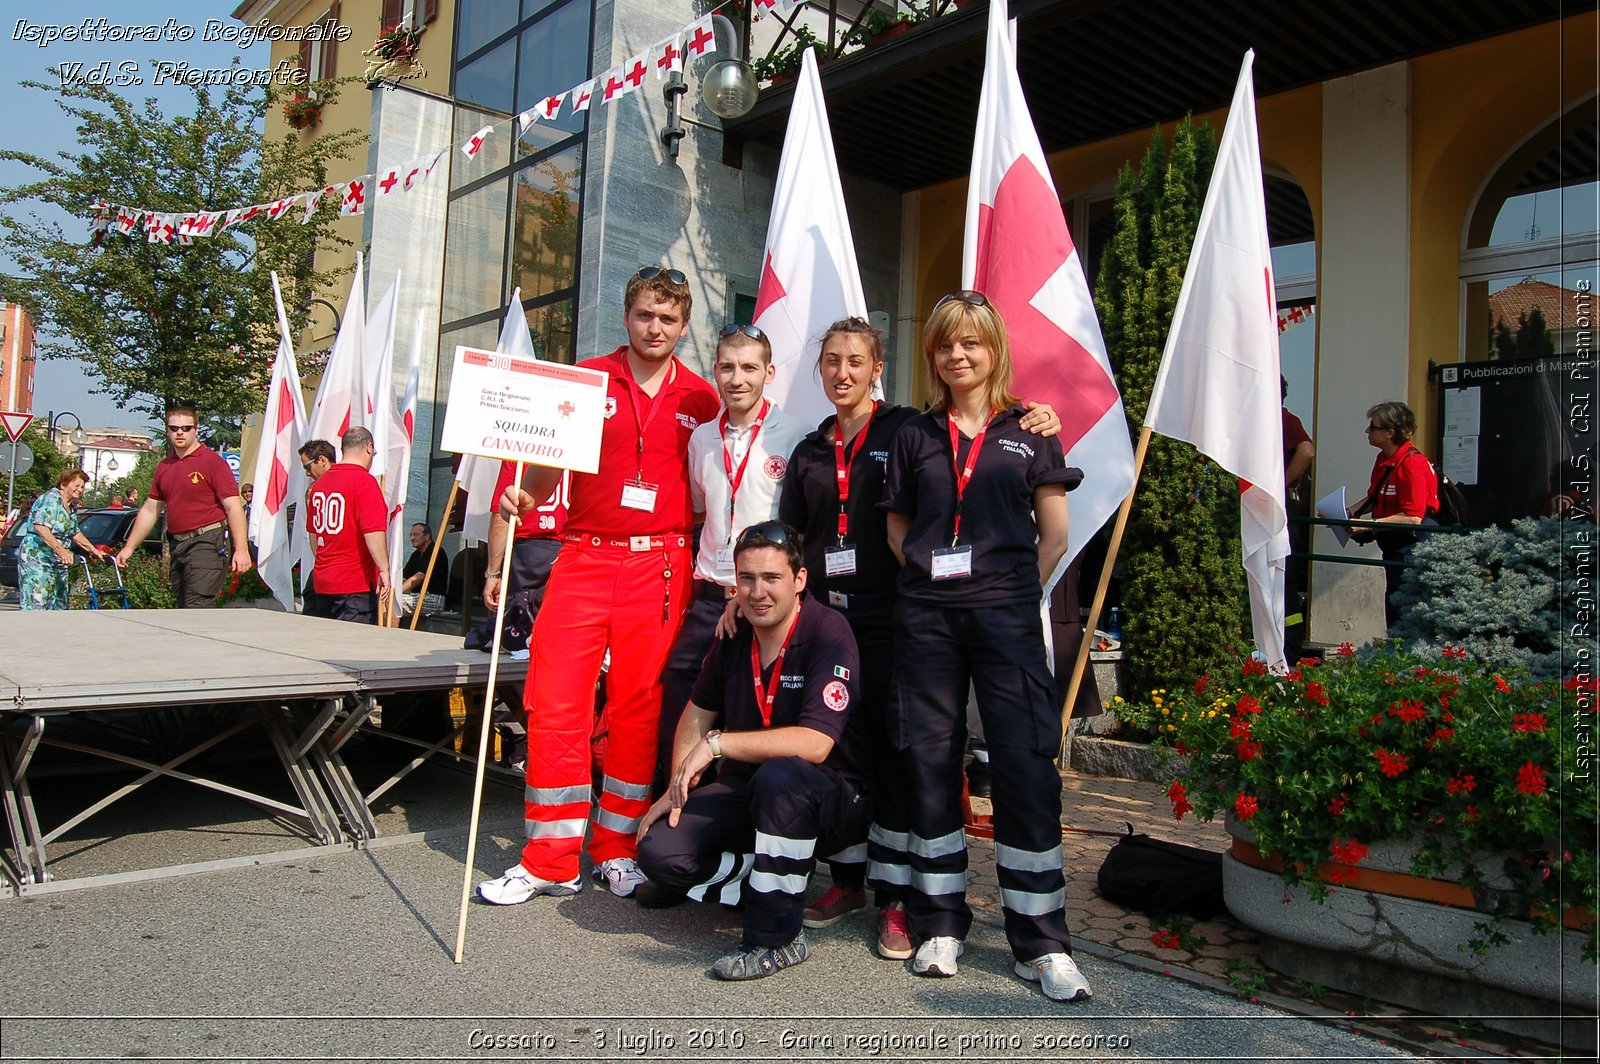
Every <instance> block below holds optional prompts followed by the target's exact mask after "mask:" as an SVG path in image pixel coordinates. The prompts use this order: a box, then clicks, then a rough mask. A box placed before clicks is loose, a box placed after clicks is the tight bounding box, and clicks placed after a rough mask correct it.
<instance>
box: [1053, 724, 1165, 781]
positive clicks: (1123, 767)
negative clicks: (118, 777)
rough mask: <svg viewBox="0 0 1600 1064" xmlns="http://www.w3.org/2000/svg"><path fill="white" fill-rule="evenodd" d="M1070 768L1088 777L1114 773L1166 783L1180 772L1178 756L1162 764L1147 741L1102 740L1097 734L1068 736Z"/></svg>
mask: <svg viewBox="0 0 1600 1064" xmlns="http://www.w3.org/2000/svg"><path fill="white" fill-rule="evenodd" d="M1071 763H1072V768H1073V769H1074V770H1076V771H1078V772H1081V773H1083V774H1085V775H1088V776H1114V777H1116V778H1118V779H1125V780H1144V781H1145V782H1147V783H1167V782H1168V781H1170V780H1172V779H1173V778H1174V777H1176V776H1178V775H1179V774H1181V773H1182V772H1183V770H1184V765H1183V762H1182V760H1181V759H1178V758H1172V759H1169V760H1168V761H1167V762H1165V763H1162V762H1160V761H1159V760H1157V758H1156V755H1155V751H1154V750H1152V749H1151V747H1150V744H1148V743H1130V742H1126V741H1124V740H1122V739H1105V738H1102V737H1100V736H1098V735H1074V736H1073V737H1072V762H1071Z"/></svg>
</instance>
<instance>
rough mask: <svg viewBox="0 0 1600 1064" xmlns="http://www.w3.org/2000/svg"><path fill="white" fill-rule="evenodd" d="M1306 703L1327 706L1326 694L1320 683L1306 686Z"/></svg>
mask: <svg viewBox="0 0 1600 1064" xmlns="http://www.w3.org/2000/svg"><path fill="white" fill-rule="evenodd" d="M1306 701H1308V702H1315V703H1316V704H1317V705H1319V706H1325V705H1327V704H1328V692H1327V691H1326V690H1324V689H1323V686H1322V685H1321V684H1320V683H1308V684H1306Z"/></svg>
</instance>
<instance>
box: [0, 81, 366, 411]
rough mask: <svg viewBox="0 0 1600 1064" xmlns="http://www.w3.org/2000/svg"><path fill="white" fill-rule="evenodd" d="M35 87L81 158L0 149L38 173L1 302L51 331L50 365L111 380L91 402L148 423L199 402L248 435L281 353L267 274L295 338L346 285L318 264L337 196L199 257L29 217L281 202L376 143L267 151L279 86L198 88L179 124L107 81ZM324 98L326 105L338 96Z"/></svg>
mask: <svg viewBox="0 0 1600 1064" xmlns="http://www.w3.org/2000/svg"><path fill="white" fill-rule="evenodd" d="M23 84H24V85H27V86H28V87H30V88H35V89H38V90H40V91H41V92H45V93H48V94H50V95H51V96H53V97H55V100H54V103H55V105H56V106H57V107H58V108H59V109H60V110H61V111H62V112H63V113H64V114H65V115H66V116H68V118H69V119H70V120H71V121H73V122H74V123H76V127H77V136H78V150H77V151H75V152H62V153H60V155H59V156H58V157H56V158H54V159H50V158H44V157H41V156H38V155H33V154H30V153H28V152H22V151H15V150H0V159H6V160H10V161H14V162H20V163H23V164H24V165H26V166H28V167H30V168H31V169H32V170H33V171H34V173H35V175H36V178H35V180H33V181H30V182H28V183H25V184H21V185H17V186H15V187H9V188H0V204H4V205H5V206H6V207H7V208H9V209H8V211H7V215H8V216H7V217H3V218H0V242H3V244H4V246H5V248H6V250H7V252H8V253H9V254H10V255H11V256H12V257H13V258H14V259H15V260H16V261H17V262H18V263H19V265H20V267H21V272H22V274H23V276H21V277H18V278H10V279H5V280H0V295H3V296H4V297H5V298H7V299H10V300H12V301H15V302H20V303H23V304H24V305H27V306H29V307H30V308H32V309H33V311H34V313H35V315H36V317H38V318H39V319H40V320H41V321H42V323H44V326H45V327H44V328H43V329H41V332H40V348H39V353H40V355H41V357H45V358H65V357H75V358H78V359H80V360H82V361H83V362H84V363H86V364H87V365H88V367H89V369H90V371H91V372H92V373H93V374H94V375H95V376H97V377H98V378H99V380H98V387H96V388H95V391H97V392H101V393H105V394H109V395H110V396H111V397H112V398H113V399H114V400H115V401H117V402H118V403H120V404H122V405H123V406H124V407H125V408H126V409H128V410H130V411H138V412H142V413H146V414H149V415H150V416H151V417H152V418H159V417H160V416H161V415H162V413H163V412H164V409H165V407H166V405H167V403H168V402H170V401H172V400H178V399H181V400H187V401H190V402H193V403H195V404H197V406H198V407H199V410H200V414H201V417H202V419H204V423H205V424H206V425H207V427H208V428H209V429H210V430H211V432H212V433H213V434H216V435H219V436H221V437H222V438H224V439H227V438H232V439H237V437H238V425H239V423H240V422H241V421H242V419H243V417H244V416H245V415H246V414H248V413H250V412H252V411H253V410H254V409H255V408H256V407H257V406H258V405H259V403H260V397H261V393H262V390H263V389H264V387H265V384H266V380H267V378H268V376H269V374H270V372H271V366H272V358H273V354H274V352H275V350H276V347H277V325H276V314H275V310H274V305H273V297H272V281H271V276H270V272H269V271H272V270H276V271H277V272H278V275H279V277H280V278H281V279H282V281H283V282H284V285H285V291H284V300H285V303H286V304H288V305H289V308H290V325H291V328H294V329H296V330H298V329H299V328H301V327H302V326H303V325H304V323H305V311H306V307H308V306H309V304H308V303H307V302H306V301H308V300H309V299H310V297H311V295H312V294H313V293H314V291H315V290H317V289H318V288H322V287H325V286H327V285H329V284H331V283H332V282H333V281H335V280H336V279H337V271H334V270H317V269H316V268H315V251H316V249H317V247H318V246H319V245H326V244H327V243H329V242H333V243H338V242H341V241H339V239H338V238H337V237H335V236H333V235H332V234H331V233H330V232H328V231H327V229H326V225H325V223H326V222H327V221H328V220H329V219H331V218H333V217H335V216H336V215H337V204H336V203H333V202H330V201H331V200H332V197H328V198H327V200H325V201H324V202H323V203H322V204H321V205H320V206H319V208H318V211H319V214H318V216H317V217H316V219H315V220H314V224H311V225H300V224H297V223H298V222H299V220H300V207H299V205H298V204H297V205H296V206H295V207H294V208H293V211H292V213H291V214H289V215H287V216H285V217H284V218H282V219H280V220H279V221H276V222H273V221H268V220H267V219H266V218H265V216H264V215H263V216H261V217H260V218H258V219H256V220H254V221H252V222H248V223H245V224H244V225H242V226H238V227H235V228H233V229H231V230H229V231H228V232H226V233H221V234H218V235H215V236H210V237H203V238H199V239H196V240H195V241H194V243H193V244H191V245H188V246H181V245H179V244H177V243H176V242H175V243H172V244H160V243H150V242H147V241H146V240H145V238H144V237H143V235H142V234H139V233H135V234H133V235H130V236H123V235H120V234H118V233H116V232H115V231H113V232H111V233H109V234H106V236H105V237H104V239H103V240H101V241H99V242H98V244H97V245H96V244H94V243H91V242H90V240H89V239H88V236H87V233H84V234H82V235H80V234H77V233H70V234H69V233H67V232H64V231H63V229H62V226H61V225H60V224H59V223H56V222H54V221H49V220H46V219H42V218H41V217H40V216H39V215H38V214H37V213H36V212H30V213H27V214H26V215H25V214H24V213H23V210H22V209H21V208H23V206H24V205H30V204H31V205H34V206H37V205H41V204H48V205H52V206H54V207H57V208H59V209H61V210H63V211H65V212H67V213H68V214H69V215H73V216H76V217H80V218H84V219H85V220H86V221H87V219H88V218H90V217H92V215H93V213H94V212H93V208H92V206H91V205H92V204H94V203H95V202H96V201H105V202H108V203H118V204H127V205H131V206H137V207H141V208H144V209H147V210H153V211H164V212H178V211H182V212H191V211H202V210H204V211H222V210H227V209H229V208H233V207H242V206H249V205H251V204H259V203H266V202H271V201H273V200H276V199H279V198H282V197H284V196H288V195H292V194H294V193H296V192H301V191H305V190H307V189H312V188H317V187H320V186H322V185H324V184H325V183H326V181H327V170H328V167H329V165H330V164H332V163H334V162H336V161H337V160H339V159H341V158H344V157H346V156H348V155H349V154H350V153H351V151H352V149H354V148H356V147H357V146H359V145H360V144H361V143H362V141H363V140H364V139H365V134H364V133H362V132H360V131H357V130H350V131H345V132H342V133H324V134H321V135H318V136H316V137H314V138H310V139H307V138H305V137H303V136H302V135H301V134H300V133H298V132H290V133H288V134H286V135H285V136H284V137H282V138H281V139H279V140H276V141H272V142H267V141H265V140H264V139H263V137H262V132H261V130H262V120H263V117H264V115H265V113H266V111H267V109H268V108H269V107H271V106H274V104H275V102H276V101H277V100H278V97H279V96H280V95H281V93H280V92H278V91H275V90H272V89H262V88H254V87H239V86H229V87H227V88H225V89H220V90H219V89H216V88H207V87H204V86H195V87H192V90H191V91H192V92H193V93H194V100H193V106H192V108H190V111H191V113H186V114H177V115H172V116H168V115H166V114H164V113H163V112H162V111H161V109H160V108H159V107H158V106H157V104H156V101H155V100H153V99H147V100H145V101H144V103H143V104H142V106H141V105H139V104H136V103H134V102H133V101H131V100H128V99H125V98H123V97H122V96H119V95H118V94H117V93H116V92H115V91H113V90H111V89H109V88H106V87H103V86H92V85H78V84H74V83H70V82H69V83H66V84H57V83H44V82H32V81H29V82H24V83H23ZM320 91H321V92H322V93H323V98H324V99H327V98H328V96H330V95H331V94H332V93H333V92H334V86H332V85H330V84H323V85H322V86H320ZM346 243H347V241H346Z"/></svg>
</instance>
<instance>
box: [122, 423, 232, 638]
mask: <svg viewBox="0 0 1600 1064" xmlns="http://www.w3.org/2000/svg"><path fill="white" fill-rule="evenodd" d="M199 431H200V423H199V419H198V418H197V417H196V416H195V409H194V407H192V406H189V405H187V404H184V403H177V404H174V405H173V406H170V407H168V408H167V439H168V441H170V443H171V446H172V450H171V451H170V452H169V453H168V454H167V456H166V457H165V458H163V459H162V460H161V461H160V462H158V463H156V472H155V476H154V478H153V479H152V480H151V481H150V497H149V498H148V499H146V500H145V502H144V505H143V506H141V507H140V508H139V514H138V516H137V517H135V518H134V519H133V528H132V529H131V530H130V531H129V532H128V539H127V542H125V543H124V544H123V545H122V549H121V550H119V551H118V552H117V564H118V565H127V564H128V559H129V558H130V557H132V556H133V552H134V551H135V550H137V549H138V548H139V544H141V543H143V542H144V540H145V537H146V536H148V535H149V534H150V531H151V529H153V528H155V527H156V519H157V518H159V517H160V516H161V507H162V506H165V507H166V508H167V544H168V546H169V547H170V549H171V562H172V565H171V574H170V575H171V581H172V594H173V596H174V597H175V598H176V599H177V600H178V607H179V608H180V609H191V610H192V609H204V608H207V607H210V606H215V605H216V604H217V596H218V595H220V594H221V593H222V581H223V578H224V577H226V576H227V575H228V571H229V569H232V570H233V571H234V572H235V573H242V572H246V571H247V570H248V569H249V568H250V542H249V540H248V539H247V538H246V532H245V519H244V504H243V503H242V502H240V501H239V482H238V481H237V480H236V479H235V478H234V475H233V470H232V469H230V468H229V467H228V463H227V462H226V461H225V460H224V459H223V457H222V456H221V455H220V454H218V453H217V452H216V451H213V450H212V449H211V448H209V447H207V446H206V445H205V444H203V443H201V442H200V436H199ZM128 497H129V498H130V499H133V498H134V493H133V492H129V493H128ZM230 540H231V541H232V547H233V552H232V555H231V556H230V554H229V552H228V547H229V541H230Z"/></svg>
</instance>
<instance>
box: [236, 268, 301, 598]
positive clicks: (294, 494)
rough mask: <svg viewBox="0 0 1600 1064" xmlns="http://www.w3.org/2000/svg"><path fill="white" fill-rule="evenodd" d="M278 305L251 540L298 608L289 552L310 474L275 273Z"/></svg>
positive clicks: (275, 592)
mask: <svg viewBox="0 0 1600 1064" xmlns="http://www.w3.org/2000/svg"><path fill="white" fill-rule="evenodd" d="M272 295H273V298H274V299H275V300H276V301H277V307H278V356H277V358H276V360H274V362H273V364H272V382H271V383H270V384H269V385H268V386H267V409H266V413H265V414H264V415H263V416H262V419H261V445H260V449H259V450H257V451H256V465H255V473H254V475H253V477H252V481H253V482H254V484H255V485H256V495H255V503H254V505H252V506H251V507H250V530H249V534H250V542H252V543H254V544H255V545H256V572H258V573H259V574H260V575H261V579H262V581H263V582H264V583H265V584H266V585H267V587H269V588H271V589H272V597H273V598H275V599H277V600H278V601H279V602H280V603H281V604H282V605H283V608H284V609H285V610H288V611H289V612H290V613H293V612H294V557H293V552H292V551H291V550H290V546H289V544H290V537H289V506H290V504H291V503H293V502H295V501H297V500H301V501H302V506H303V505H304V503H303V500H304V499H305V489H306V475H305V473H304V472H303V471H302V470H301V468H300V461H299V456H298V455H297V454H296V453H295V452H296V451H298V450H299V449H300V446H301V445H302V444H303V443H304V438H303V435H302V434H303V433H304V432H305V427H306V411H305V405H304V404H305V401H304V400H303V399H302V398H301V394H300V371H299V368H298V367H297V366H296V365H295V360H294V343H293V341H291V340H290V338H289V336H290V334H289V317H288V315H287V314H285V313H284V310H283V293H282V291H280V290H279V287H278V275H277V273H273V275H272Z"/></svg>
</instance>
